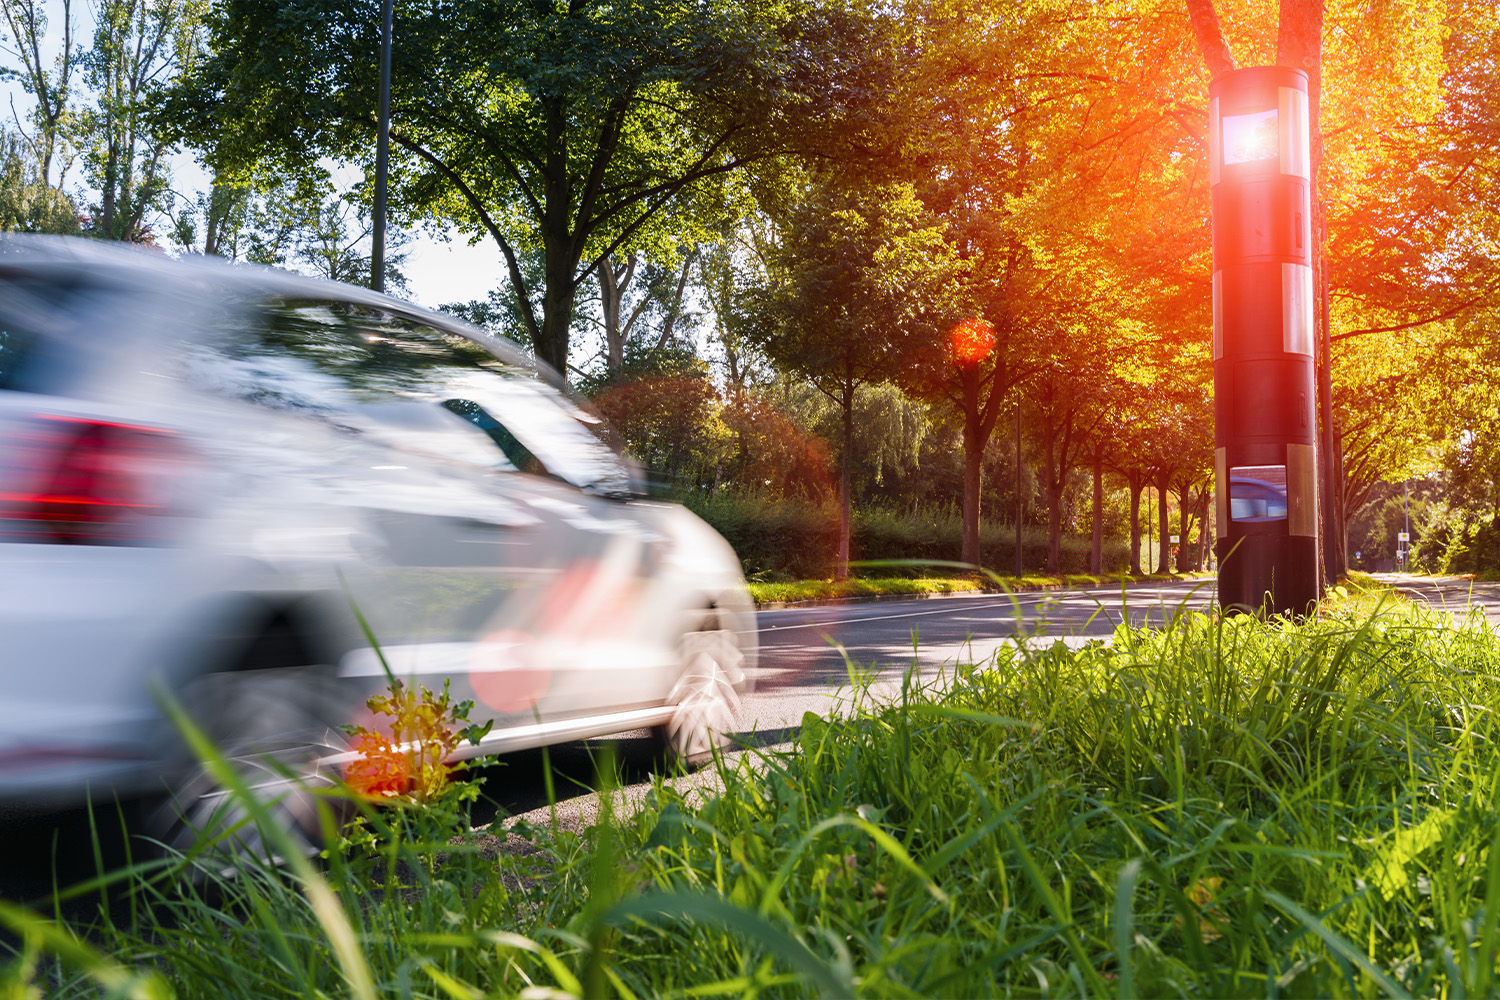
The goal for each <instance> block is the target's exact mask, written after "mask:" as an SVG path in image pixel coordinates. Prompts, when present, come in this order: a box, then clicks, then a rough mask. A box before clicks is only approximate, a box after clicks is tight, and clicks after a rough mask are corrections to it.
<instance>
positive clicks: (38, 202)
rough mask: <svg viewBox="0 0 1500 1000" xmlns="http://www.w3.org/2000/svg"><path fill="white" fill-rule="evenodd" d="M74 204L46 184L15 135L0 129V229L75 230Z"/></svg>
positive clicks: (67, 232)
mask: <svg viewBox="0 0 1500 1000" xmlns="http://www.w3.org/2000/svg"><path fill="white" fill-rule="evenodd" d="M78 228H79V227H78V207H77V206H76V205H74V204H73V200H72V199H71V198H69V197H68V196H67V195H65V194H63V193H62V192H61V191H58V190H57V189H55V188H53V187H52V186H51V185H49V184H48V183H47V182H46V180H45V178H43V177H42V174H41V171H40V169H39V167H38V165H37V163H36V161H35V160H34V159H33V158H32V155H31V151H30V150H29V149H28V148H27V146H26V144H25V143H23V142H22V141H21V139H20V138H19V137H18V136H14V135H11V134H10V133H9V132H5V131H3V130H0V232H17V233H57V234H61V235H64V236H70V235H77V233H78Z"/></svg>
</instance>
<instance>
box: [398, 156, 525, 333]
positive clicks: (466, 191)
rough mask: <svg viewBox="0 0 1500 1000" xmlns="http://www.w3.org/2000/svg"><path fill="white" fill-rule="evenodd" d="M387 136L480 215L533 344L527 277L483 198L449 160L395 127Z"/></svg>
mask: <svg viewBox="0 0 1500 1000" xmlns="http://www.w3.org/2000/svg"><path fill="white" fill-rule="evenodd" d="M390 136H391V138H392V139H393V140H395V142H396V143H397V144H398V145H400V146H401V147H403V148H404V149H407V150H409V151H411V152H413V153H415V154H417V155H418V156H420V157H421V158H422V159H424V160H426V161H427V162H428V163H430V164H432V166H433V167H434V168H435V169H436V170H437V171H438V173H440V174H442V175H443V176H444V177H446V178H448V180H449V181H450V182H451V183H452V184H453V186H454V187H456V188H458V191H459V193H460V194H462V195H463V196H464V200H465V201H467V202H468V203H469V207H470V208H471V209H473V210H474V214H475V215H477V216H479V221H480V223H481V224H482V225H483V226H484V228H485V229H487V230H488V231H489V234H490V236H491V237H493V238H494V240H495V242H496V243H497V244H499V246H500V252H501V253H502V254H504V255H505V265H506V267H507V268H509V270H510V280H511V284H512V285H514V286H515V289H516V301H517V302H518V303H519V304H520V307H521V320H522V322H524V323H525V324H526V333H527V335H529V336H530V337H531V342H532V343H533V344H535V343H537V341H538V339H539V338H540V336H541V328H540V327H539V326H538V324H537V321H536V312H535V310H533V309H532V307H531V296H530V295H529V294H527V289H526V279H525V278H524V277H523V276H522V274H521V265H520V263H519V262H518V261H517V260H516V252H515V250H514V249H513V248H512V247H511V245H510V243H509V241H507V240H506V238H505V236H504V235H503V234H502V233H501V232H500V227H499V226H497V225H496V224H495V220H494V219H493V218H491V217H490V213H489V212H487V211H485V207H484V202H482V201H481V200H480V199H479V196H478V195H477V194H475V193H474V190H473V189H472V188H471V187H469V185H468V184H467V183H465V182H464V179H463V178H462V177H460V176H459V175H458V172H457V171H456V170H454V169H453V168H452V167H450V166H448V164H446V163H444V162H443V161H442V160H440V159H438V157H437V156H436V155H434V154H433V153H431V152H430V151H428V150H427V149H426V148H424V147H423V146H421V145H420V144H418V143H416V142H413V141H412V140H411V139H408V138H407V137H406V136H405V135H403V134H401V133H400V132H398V131H397V130H395V129H392V130H391V132H390Z"/></svg>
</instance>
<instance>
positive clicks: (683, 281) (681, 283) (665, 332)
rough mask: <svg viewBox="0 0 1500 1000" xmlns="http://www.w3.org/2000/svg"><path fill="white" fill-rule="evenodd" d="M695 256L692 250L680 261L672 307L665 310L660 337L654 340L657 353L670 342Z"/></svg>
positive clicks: (696, 254)
mask: <svg viewBox="0 0 1500 1000" xmlns="http://www.w3.org/2000/svg"><path fill="white" fill-rule="evenodd" d="M697 256H698V251H696V250H694V251H692V252H690V253H689V254H688V255H687V256H686V257H684V258H683V260H682V273H681V274H680V275H678V276H677V292H676V294H674V295H673V296H672V307H671V308H670V309H668V310H667V318H666V321H665V322H663V323H662V325H661V336H660V337H658V338H657V339H656V349H657V350H658V351H659V350H661V349H662V348H663V347H666V346H667V345H668V344H669V343H671V342H672V326H673V324H675V323H676V322H677V314H678V312H680V311H681V309H682V293H683V290H684V289H686V288H687V280H688V269H689V268H691V267H692V266H693V260H694V259H695V258H696V257H697Z"/></svg>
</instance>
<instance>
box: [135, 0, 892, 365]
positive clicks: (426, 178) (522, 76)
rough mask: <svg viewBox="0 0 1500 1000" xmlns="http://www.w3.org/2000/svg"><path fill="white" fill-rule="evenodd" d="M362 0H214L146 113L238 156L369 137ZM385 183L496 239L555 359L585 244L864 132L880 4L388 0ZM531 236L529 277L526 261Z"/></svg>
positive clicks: (305, 154) (370, 38) (534, 330)
mask: <svg viewBox="0 0 1500 1000" xmlns="http://www.w3.org/2000/svg"><path fill="white" fill-rule="evenodd" d="M375 10H376V5H374V4H350V3H347V2H343V0H304V2H300V3H273V2H270V0H224V2H222V3H220V4H219V5H218V7H217V8H216V11H215V14H214V16H213V18H212V37H211V49H212V53H213V54H212V57H211V58H210V59H208V60H207V61H206V62H205V64H204V65H203V67H202V68H201V70H200V71H198V72H195V73H192V74H190V75H189V76H188V77H186V78H185V79H184V80H183V81H182V83H181V85H180V86H179V87H178V89H177V93H176V96H175V98H174V99H173V100H171V101H169V102H167V104H166V106H165V108H164V111H163V116H162V117H163V120H164V121H168V122H171V123H172V124H173V126H174V127H175V129H176V134H178V135H181V136H183V137H186V138H187V139H188V140H189V141H191V142H193V143H194V144H195V145H197V146H198V147H200V148H202V149H204V150H206V151H207V154H208V158H209V161H210V162H211V163H212V164H213V165H215V166H216V167H220V168H223V169H225V170H228V171H233V172H235V173H236V174H237V176H241V177H243V176H248V175H249V174H252V173H260V174H267V173H285V172H300V171H305V170H306V169H307V165H308V164H310V163H313V162H315V161H317V160H318V159H319V158H320V157H323V156H332V157H335V158H338V159H343V160H348V161H354V162H361V161H364V160H366V159H367V157H368V150H369V147H370V142H371V138H372V136H373V129H374V124H375V123H374V114H373V108H374V106H375V85H376V73H375V66H374V63H375V60H374V58H373V56H372V53H374V52H375V46H376V39H377V34H378V27H377V24H376V22H377V20H378V19H377V17H376V16H375ZM395 23H396V39H397V41H396V45H395V50H394V54H393V57H392V58H393V70H392V74H393V75H392V80H393V83H392V95H391V108H392V111H391V121H392V127H391V141H392V143H393V146H394V154H395V155H394V158H393V164H392V189H391V198H392V204H393V205H394V206H396V207H397V208H398V209H399V210H400V211H401V212H404V213H405V214H406V215H407V216H410V217H415V216H418V215H436V216H438V217H440V218H443V219H446V220H449V221H451V222H453V223H454V224H456V225H458V226H459V227H460V228H461V229H463V230H464V231H466V232H468V233H471V234H474V235H478V236H481V237H487V238H490V239H493V240H494V241H495V243H496V244H497V246H498V247H499V248H500V251H501V253H502V254H503V255H504V258H505V260H506V264H507V269H508V272H509V278H510V281H511V283H512V285H513V286H514V288H515V289H516V291H517V296H516V297H517V301H518V304H519V306H520V315H521V319H522V322H523V324H524V327H525V330H526V332H527V335H528V337H529V338H530V340H531V341H532V343H533V345H534V346H535V349H536V354H537V356H538V357H539V358H541V359H542V360H544V361H546V362H548V363H549V364H551V365H552V366H553V367H554V368H556V369H558V370H559V371H565V370H566V369H567V362H568V354H569V346H570V330H571V326H572V314H573V308H574V306H573V303H574V298H575V295H576V293H577V292H578V290H579V288H580V286H581V284H582V283H583V282H584V281H586V280H588V279H589V278H590V276H591V275H593V274H594V272H595V269H596V268H597V267H598V266H599V265H600V262H601V261H604V260H606V259H607V258H609V257H611V256H613V255H614V254H616V253H619V252H624V253H627V254H628V252H629V251H630V250H632V249H639V248H640V243H641V241H642V240H643V239H645V238H646V237H647V236H648V235H649V234H650V233H651V231H652V229H653V226H654V225H655V224H656V222H657V221H658V220H659V219H660V218H661V217H662V216H663V215H665V214H667V213H669V212H680V211H684V210H686V209H685V206H687V205H689V204H691V203H694V202H695V199H706V200H707V201H708V202H710V203H711V202H713V200H714V198H715V184H716V182H717V181H718V179H720V178H722V177H724V176H725V175H727V174H729V173H731V172H733V171H735V170H737V169H739V168H741V167H743V166H745V165H747V164H749V163H753V162H756V161H758V160H762V159H765V158H767V157H774V156H778V155H781V154H783V153H785V152H787V151H789V150H793V149H798V148H802V149H814V148H816V149H818V150H819V151H820V153H821V154H822V155H838V154H839V152H840V150H843V149H848V148H850V147H851V146H853V145H857V144H858V143H859V142H860V141H861V140H862V139H864V138H867V137H866V136H865V134H864V132H863V131H862V130H861V129H860V128H859V127H858V124H857V123H855V124H853V125H850V124H849V121H848V119H849V118H850V113H851V112H850V109H851V108H854V109H857V107H858V106H859V104H860V102H861V101H865V100H870V99H878V95H879V93H880V91H881V81H880V79H879V66H878V65H873V64H872V63H871V62H870V60H869V59H868V58H867V56H866V53H867V52H875V53H878V52H879V51H880V50H879V49H878V48H875V49H872V48H870V47H869V46H868V44H867V43H868V39H869V37H870V35H871V33H872V32H873V31H876V30H878V29H879V25H880V23H881V19H880V18H878V17H873V16H865V15H862V14H860V13H859V12H858V11H856V10H854V9H852V8H847V7H842V6H829V7H821V6H817V5H812V4H805V5H798V6H788V7H778V6H757V5H746V4H739V3H734V2H728V0H715V2H708V3H696V2H689V0H638V2H634V3H631V4H630V5H628V6H626V7H620V6H617V5H611V4H605V3H602V2H598V0H569V2H568V3H565V4H558V3H540V2H536V0H484V2H466V3H454V2H438V3H431V4H418V3H416V2H414V0H408V2H403V3H399V4H397V9H396V22H395ZM528 251H535V252H537V253H539V254H540V255H541V258H542V274H541V281H540V288H538V283H536V282H535V281H534V280H533V279H532V278H531V277H530V276H529V275H528V274H527V273H526V271H525V269H524V267H523V266H522V257H523V255H524V254H525V253H526V252H528Z"/></svg>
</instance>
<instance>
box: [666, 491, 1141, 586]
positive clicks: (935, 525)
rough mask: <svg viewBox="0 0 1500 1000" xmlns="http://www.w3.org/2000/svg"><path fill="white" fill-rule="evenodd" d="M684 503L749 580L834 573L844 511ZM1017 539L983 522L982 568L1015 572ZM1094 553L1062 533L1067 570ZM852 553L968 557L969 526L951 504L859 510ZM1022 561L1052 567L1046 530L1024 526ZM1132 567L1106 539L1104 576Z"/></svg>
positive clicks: (723, 501) (999, 525)
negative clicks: (725, 543) (730, 549)
mask: <svg viewBox="0 0 1500 1000" xmlns="http://www.w3.org/2000/svg"><path fill="white" fill-rule="evenodd" d="M680 499H682V500H683V501H684V502H685V503H686V504H687V506H688V507H689V508H691V509H692V510H693V512H694V513H696V514H697V515H698V516H699V517H701V518H703V519H704V520H705V521H707V522H708V523H709V524H711V525H713V527H714V528H715V529H717V530H718V532H719V533H720V534H721V535H723V536H724V537H725V538H726V539H728V540H729V543H730V544H731V545H733V546H734V550H735V551H736V552H737V553H739V556H740V563H741V565H742V566H743V567H744V570H745V575H746V576H747V577H750V578H752V579H756V580H787V579H798V580H806V579H821V578H824V577H828V576H831V575H832V574H833V571H834V558H835V553H836V552H837V549H838V507H837V506H836V505H835V504H834V503H833V502H828V503H823V504H813V503H808V502H806V501H800V500H785V499H779V498H767V497H764V496H755V495H751V494H737V493H731V492H729V491H720V492H718V493H715V494H698V495H694V494H687V495H685V496H683V497H681V498H680ZM1015 538H1016V529H1015V525H1014V523H1010V524H1007V523H1005V522H1003V521H982V522H981V523H980V527H979V542H980V552H981V558H982V563H983V564H984V565H985V566H986V567H989V568H991V569H995V570H998V571H1000V572H1002V573H1010V572H1012V571H1013V570H1014V568H1015V552H1016V548H1015ZM1090 550H1091V542H1090V540H1089V539H1088V538H1080V537H1077V536H1070V535H1064V536H1063V539H1062V572H1064V573H1085V572H1087V571H1088V568H1089V555H1090ZM850 551H851V554H852V558H854V559H856V560H860V559H867V560H880V559H921V560H936V561H950V562H956V561H958V559H959V556H960V555H962V553H963V524H962V521H961V520H960V518H959V514H958V511H957V510H955V509H953V508H951V507H948V508H941V509H938V510H936V511H926V510H923V511H917V512H916V513H901V512H897V511H892V510H888V509H882V508H868V509H864V510H856V511H855V512H854V534H853V538H852V539H851V541H850ZM1021 556H1022V562H1023V565H1024V568H1026V569H1027V570H1031V571H1037V570H1040V569H1041V568H1042V567H1044V566H1046V564H1047V532H1046V530H1045V529H1043V528H1038V527H1033V526H1031V525H1023V526H1022V529H1021ZM1129 565H1130V548H1129V546H1128V545H1127V544H1126V543H1125V542H1123V541H1121V540H1118V539H1105V542H1104V572H1106V573H1118V572H1122V571H1124V570H1125V569H1126V568H1128V566H1129ZM878 572H879V573H881V574H882V575H889V574H890V572H891V571H890V569H889V568H885V567H882V568H880V569H879V570H878ZM912 572H913V573H920V572H921V570H919V569H914V570H913V571H912Z"/></svg>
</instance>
